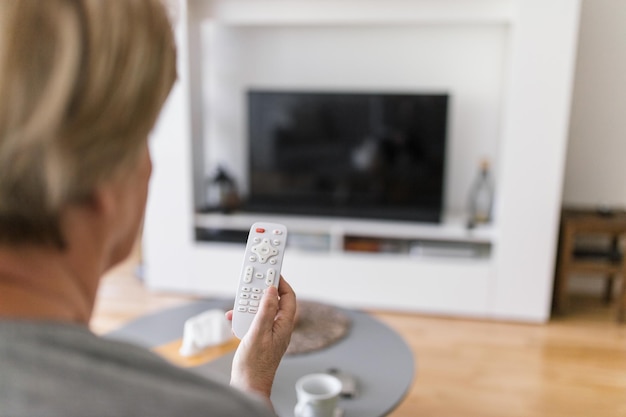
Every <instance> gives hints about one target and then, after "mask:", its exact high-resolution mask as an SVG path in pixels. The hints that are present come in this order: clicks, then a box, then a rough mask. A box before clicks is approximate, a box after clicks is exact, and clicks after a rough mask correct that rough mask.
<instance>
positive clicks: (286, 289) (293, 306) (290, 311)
mask: <svg viewBox="0 0 626 417" xmlns="http://www.w3.org/2000/svg"><path fill="white" fill-rule="evenodd" d="M278 294H279V296H280V301H279V311H278V316H279V317H277V319H281V320H290V321H293V318H294V317H295V315H296V310H297V302H296V293H295V292H294V290H293V288H292V287H291V285H290V284H289V282H287V280H286V279H284V278H283V277H282V276H281V278H280V282H279V284H278Z"/></svg>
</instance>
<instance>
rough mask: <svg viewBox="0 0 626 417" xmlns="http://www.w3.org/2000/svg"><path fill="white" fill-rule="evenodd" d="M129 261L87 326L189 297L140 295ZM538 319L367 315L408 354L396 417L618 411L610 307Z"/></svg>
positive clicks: (621, 329) (622, 349)
mask: <svg viewBox="0 0 626 417" xmlns="http://www.w3.org/2000/svg"><path fill="white" fill-rule="evenodd" d="M135 268H136V263H135V262H134V261H132V260H131V261H129V262H128V263H126V264H124V265H122V266H120V267H119V268H117V269H116V270H114V271H112V272H111V273H110V274H109V275H107V277H105V278H104V279H103V284H102V287H101V291H100V295H99V298H98V303H97V305H96V311H95V315H94V318H93V321H92V328H93V330H94V331H95V332H97V333H103V332H107V331H109V330H112V329H114V328H116V327H118V326H120V325H122V324H124V323H125V322H127V321H129V320H131V319H133V318H135V317H138V316H140V315H143V314H146V313H148V312H152V311H157V310H159V309H163V308H167V307H170V306H174V305H177V304H181V303H184V302H186V301H188V300H189V298H188V297H183V296H176V295H167V294H154V293H150V292H148V291H147V290H146V289H145V288H144V287H143V286H142V284H141V282H140V280H139V279H137V278H136V276H135ZM570 310H571V311H570V313H569V314H568V315H567V316H566V317H562V318H559V319H557V320H553V321H552V322H550V323H549V324H546V325H528V324H516V323H502V322H490V321H476V320H461V319H449V318H440V317H428V316H420V315H415V314H398V313H390V312H378V311H376V312H372V314H374V315H375V316H377V317H378V318H379V319H380V320H382V321H384V322H385V323H387V324H388V325H389V326H391V327H393V328H394V329H395V330H397V331H398V332H399V333H400V334H401V335H402V336H403V337H404V338H405V340H406V342H407V343H408V344H409V346H410V347H411V349H412V350H413V352H414V354H415V358H416V363H417V369H416V378H415V381H414V384H413V386H412V387H411V389H410V391H409V393H408V395H407V397H406V399H405V401H404V402H403V403H402V404H401V405H400V406H399V407H398V408H397V409H396V410H395V411H394V412H393V413H392V414H391V415H392V416H394V417H409V416H410V417H413V416H426V417H491V416H493V417H496V416H497V417H543V416H546V417H547V416H550V417H561V416H563V417H591V416H593V417H596V416H599V417H613V416H615V417H617V416H620V417H624V416H626V325H618V324H617V323H616V322H615V321H614V310H613V307H610V306H608V307H607V306H605V305H603V304H602V303H601V301H600V300H599V299H594V298H589V297H586V298H585V297H576V298H573V299H572V302H571V308H570Z"/></svg>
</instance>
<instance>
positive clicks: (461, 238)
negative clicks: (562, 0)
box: [195, 213, 496, 259]
mask: <svg viewBox="0 0 626 417" xmlns="http://www.w3.org/2000/svg"><path fill="white" fill-rule="evenodd" d="M259 219H262V220H264V221H270V222H277V223H282V224H285V225H286V226H287V228H288V229H289V240H288V246H289V247H290V250H294V249H295V250H301V251H317V252H326V253H335V254H342V253H345V252H368V253H372V254H381V255H394V254H395V255H405V256H410V257H443V258H465V259H470V258H480V259H484V258H487V257H489V256H490V252H491V246H492V244H493V243H494V242H495V235H496V234H495V229H494V227H493V226H492V225H480V226H478V227H475V228H468V227H467V226H466V223H465V222H464V219H463V216H445V218H444V220H443V222H442V223H416V222H407V221H390V220H377V219H353V218H338V217H314V216H292V215H280V214H266V213H232V214H222V213H198V214H196V216H195V228H196V231H195V235H196V240H197V241H199V242H218V243H219V242H222V243H241V244H244V243H245V239H246V237H247V233H248V230H249V228H250V225H252V224H253V223H254V222H256V221H259Z"/></svg>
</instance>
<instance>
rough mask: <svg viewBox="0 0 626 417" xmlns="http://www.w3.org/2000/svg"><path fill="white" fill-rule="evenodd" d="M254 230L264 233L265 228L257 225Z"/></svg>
mask: <svg viewBox="0 0 626 417" xmlns="http://www.w3.org/2000/svg"><path fill="white" fill-rule="evenodd" d="M256 232H257V233H265V229H263V228H262V227H257V228H256Z"/></svg>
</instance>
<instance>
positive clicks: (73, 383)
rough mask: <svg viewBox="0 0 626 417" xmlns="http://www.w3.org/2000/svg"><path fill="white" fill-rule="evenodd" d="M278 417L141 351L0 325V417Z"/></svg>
mask: <svg viewBox="0 0 626 417" xmlns="http://www.w3.org/2000/svg"><path fill="white" fill-rule="evenodd" d="M273 415H274V414H273V413H272V412H271V411H270V410H269V409H268V408H267V407H266V405H265V404H264V403H263V402H262V401H260V400H259V399H257V398H253V397H251V396H249V395H247V394H245V393H243V392H239V391H237V390H235V389H233V388H231V387H230V386H228V385H226V384H224V383H221V382H218V381H217V380H210V379H207V378H204V377H202V376H200V375H196V374H194V373H191V372H188V371H185V370H183V369H179V368H176V367H174V366H172V365H170V364H169V363H167V362H166V361H165V360H163V359H161V358H160V357H158V356H156V355H155V354H153V353H152V352H150V351H147V350H146V349H144V348H140V347H137V346H133V345H130V344H127V343H121V342H117V341H111V340H106V339H102V338H100V337H98V336H96V335H94V334H93V333H91V332H90V331H89V330H88V329H86V328H83V327H80V326H73V325H66V324H59V323H43V322H28V321H6V320H0V416H1V417H39V416H41V417H56V416H59V417H92V416H93V417H109V416H115V417H117V416H129V417H130V416H132V417H143V416H146V417H148V416H149V417H160V416H172V417H183V416H184V417H195V416H233V417H235V416H236V417H242V416H273Z"/></svg>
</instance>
